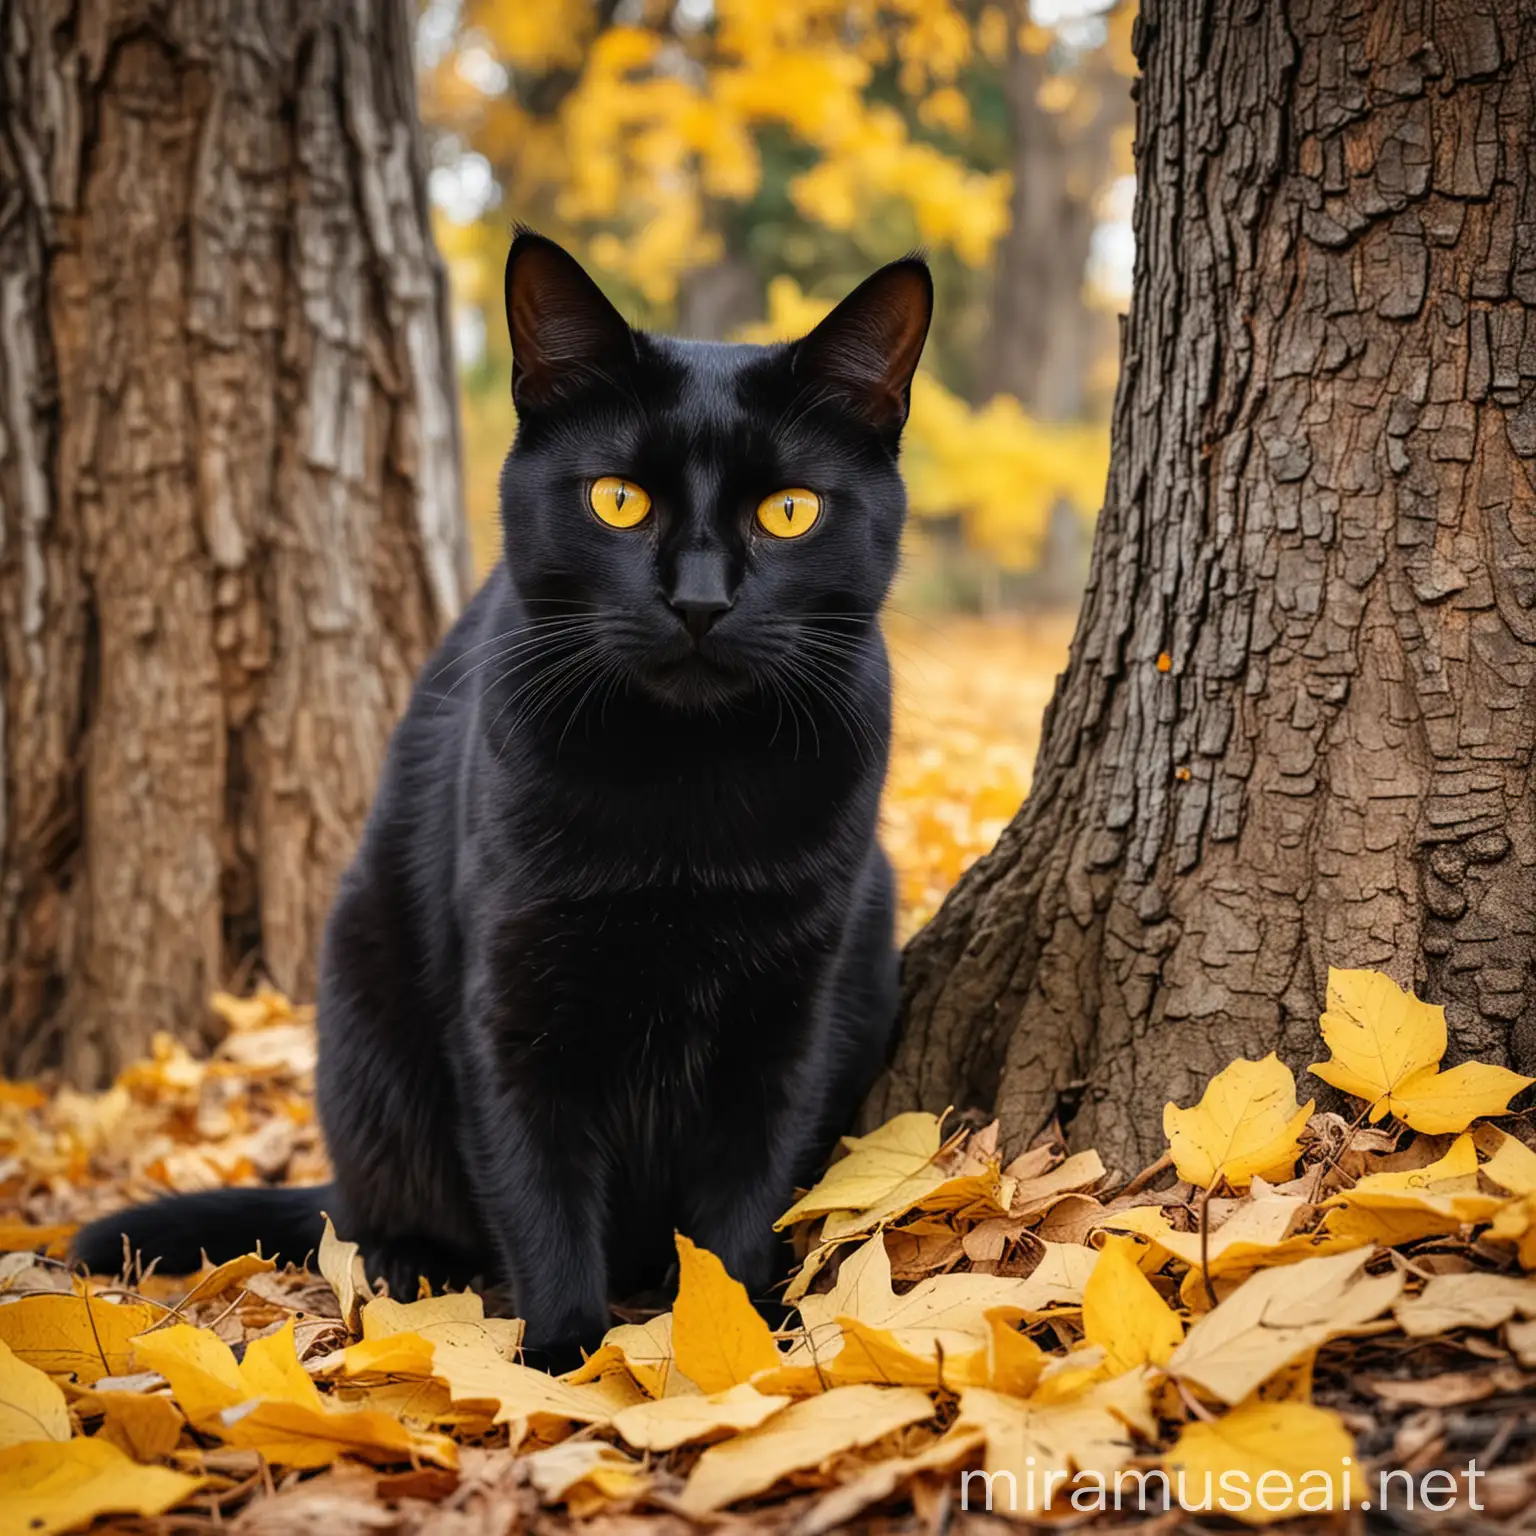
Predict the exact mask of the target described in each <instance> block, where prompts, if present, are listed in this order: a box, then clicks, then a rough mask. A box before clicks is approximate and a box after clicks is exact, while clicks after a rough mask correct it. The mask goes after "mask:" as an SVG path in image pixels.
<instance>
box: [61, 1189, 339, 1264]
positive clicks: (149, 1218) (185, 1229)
mask: <svg viewBox="0 0 1536 1536" xmlns="http://www.w3.org/2000/svg"><path fill="white" fill-rule="evenodd" d="M334 1203H335V1186H334V1185H332V1184H314V1185H310V1186H309V1187H308V1188H304V1189H286V1188H261V1187H258V1188H255V1189H215V1190H210V1191H208V1192H207V1193H204V1194H196V1195H170V1196H167V1198H166V1199H164V1200H154V1201H151V1202H150V1203H149V1204H148V1205H131V1206H129V1207H128V1209H127V1210H125V1211H115V1212H114V1213H113V1214H112V1215H110V1216H103V1217H101V1218H100V1219H99V1220H97V1221H93V1222H91V1223H90V1224H89V1225H88V1226H85V1227H82V1228H81V1229H80V1231H79V1232H77V1233H76V1234H75V1241H74V1244H73V1245H72V1249H71V1257H72V1258H74V1259H75V1260H77V1261H78V1262H80V1263H82V1264H84V1265H85V1266H86V1268H87V1269H90V1270H92V1271H94V1272H97V1273H100V1274H116V1273H118V1271H119V1270H121V1268H122V1266H123V1255H124V1242H125V1240H126V1243H127V1251H128V1252H130V1253H136V1254H137V1255H138V1256H139V1258H140V1259H141V1260H142V1261H143V1262H144V1263H145V1264H148V1263H150V1262H151V1261H152V1260H154V1259H159V1261H160V1269H161V1271H162V1272H163V1273H164V1274H168V1275H188V1274H191V1273H192V1271H193V1270H195V1269H199V1268H200V1267H201V1266H202V1262H203V1256H204V1254H206V1255H207V1256H208V1257H209V1258H210V1259H212V1260H213V1262H214V1263H215V1264H222V1263H223V1262H224V1260H226V1259H235V1258H239V1257H240V1255H241V1254H243V1253H253V1252H254V1251H255V1249H256V1246H257V1244H258V1243H259V1244H260V1245H261V1251H262V1252H263V1253H264V1254H265V1255H266V1256H267V1257H268V1258H282V1259H285V1260H291V1261H292V1262H293V1263H295V1264H301V1263H303V1261H304V1256H305V1254H307V1253H312V1252H313V1251H314V1250H315V1249H316V1248H318V1247H319V1246H320V1234H321V1233H322V1231H323V1230H324V1228H325V1222H324V1219H323V1218H322V1217H321V1214H320V1213H321V1211H322V1210H324V1209H327V1208H328V1207H331V1208H333V1207H334Z"/></svg>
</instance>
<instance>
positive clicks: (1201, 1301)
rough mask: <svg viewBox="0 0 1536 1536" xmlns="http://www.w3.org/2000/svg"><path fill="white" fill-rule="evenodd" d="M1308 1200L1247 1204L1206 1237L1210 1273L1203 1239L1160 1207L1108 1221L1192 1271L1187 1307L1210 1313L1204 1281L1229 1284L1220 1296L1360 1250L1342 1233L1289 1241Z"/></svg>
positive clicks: (1271, 1197) (1277, 1198)
mask: <svg viewBox="0 0 1536 1536" xmlns="http://www.w3.org/2000/svg"><path fill="white" fill-rule="evenodd" d="M1307 1209H1308V1206H1307V1202H1306V1201H1305V1200H1302V1199H1299V1198H1297V1197H1295V1196H1291V1195H1276V1194H1267V1195H1263V1196H1255V1197H1251V1198H1249V1199H1247V1200H1244V1201H1243V1202H1242V1203H1241V1204H1240V1205H1239V1206H1238V1207H1237V1209H1236V1210H1235V1211H1233V1212H1232V1214H1231V1215H1230V1216H1228V1217H1227V1219H1226V1220H1225V1221H1224V1222H1222V1224H1221V1225H1220V1226H1219V1227H1217V1228H1216V1229H1215V1230H1214V1231H1212V1232H1208V1233H1207V1234H1206V1244H1205V1248H1206V1251H1205V1268H1204V1270H1202V1269H1201V1264H1200V1260H1201V1254H1200V1234H1199V1233H1198V1232H1175V1231H1174V1229H1173V1228H1172V1227H1171V1226H1170V1225H1169V1224H1168V1218H1167V1217H1166V1216H1165V1215H1164V1213H1163V1210H1162V1208H1161V1207H1160V1206H1137V1207H1135V1208H1134V1209H1132V1210H1128V1211H1119V1212H1117V1213H1116V1214H1115V1215H1113V1216H1108V1217H1106V1218H1105V1219H1104V1222H1103V1225H1104V1227H1105V1228H1107V1229H1110V1230H1113V1231H1118V1232H1135V1233H1136V1234H1138V1235H1139V1236H1141V1237H1145V1238H1147V1239H1148V1240H1149V1242H1150V1243H1151V1244H1152V1248H1153V1250H1154V1253H1155V1254H1156V1255H1157V1263H1158V1266H1159V1267H1161V1265H1162V1263H1164V1262H1166V1260H1167V1259H1170V1258H1171V1259H1176V1260H1177V1261H1178V1262H1179V1263H1180V1264H1183V1265H1185V1266H1187V1272H1186V1274H1185V1276H1184V1280H1183V1284H1182V1285H1181V1287H1180V1291H1179V1297H1180V1300H1181V1301H1182V1302H1183V1303H1184V1305H1185V1306H1186V1307H1189V1308H1191V1309H1193V1310H1201V1311H1203V1310H1205V1308H1206V1307H1207V1306H1208V1305H1209V1303H1208V1301H1207V1298H1206V1295H1205V1276H1206V1275H1209V1276H1210V1278H1211V1280H1212V1281H1213V1282H1215V1281H1224V1282H1228V1283H1227V1284H1225V1285H1222V1286H1219V1287H1218V1291H1225V1290H1230V1289H1231V1282H1233V1281H1236V1280H1239V1279H1241V1278H1242V1277H1243V1276H1245V1275H1250V1274H1252V1273H1253V1271H1254V1270H1256V1269H1268V1268H1270V1267H1271V1266H1272V1265H1276V1264H1294V1263H1295V1262H1296V1261H1297V1260H1298V1259H1305V1258H1312V1257H1315V1256H1316V1255H1318V1254H1321V1253H1335V1252H1338V1251H1340V1250H1342V1249H1344V1248H1353V1247H1358V1246H1360V1244H1362V1243H1364V1242H1365V1241H1366V1239H1365V1238H1364V1237H1358V1238H1357V1237H1351V1236H1346V1235H1343V1234H1340V1233H1304V1234H1301V1235H1299V1236H1296V1237H1292V1236H1290V1235H1289V1234H1290V1231H1291V1228H1292V1227H1293V1226H1294V1225H1295V1224H1296V1222H1297V1221H1298V1220H1300V1218H1301V1217H1302V1215H1303V1214H1304V1213H1305V1212H1306V1211H1307Z"/></svg>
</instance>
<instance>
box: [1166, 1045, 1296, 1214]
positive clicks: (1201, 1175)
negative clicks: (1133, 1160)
mask: <svg viewBox="0 0 1536 1536" xmlns="http://www.w3.org/2000/svg"><path fill="white" fill-rule="evenodd" d="M1311 1113H1312V1100H1310V1099H1309V1100H1308V1101H1307V1102H1306V1103H1305V1104H1303V1105H1298V1104H1297V1102H1296V1079H1295V1078H1294V1077H1293V1076H1292V1075H1291V1069H1290V1068H1289V1067H1287V1066H1286V1065H1285V1063H1284V1062H1282V1061H1281V1060H1280V1058H1279V1057H1278V1056H1276V1055H1275V1053H1274V1052H1273V1051H1271V1052H1270V1053H1269V1055H1268V1056H1266V1057H1264V1059H1263V1060H1262V1061H1242V1060H1239V1061H1234V1062H1233V1063H1232V1065H1231V1066H1229V1067H1226V1068H1224V1069H1223V1070H1222V1071H1220V1072H1218V1073H1217V1074H1216V1076H1215V1077H1213V1078H1212V1079H1211V1080H1210V1082H1209V1083H1207V1084H1206V1087H1205V1092H1204V1094H1202V1095H1201V1098H1200V1102H1199V1103H1198V1104H1196V1105H1194V1106H1193V1107H1191V1108H1189V1109H1181V1108H1179V1106H1178V1105H1177V1104H1167V1105H1165V1106H1164V1108H1163V1132H1164V1134H1165V1135H1166V1136H1167V1137H1168V1143H1169V1148H1170V1150H1171V1151H1172V1153H1173V1162H1174V1166H1175V1167H1176V1168H1177V1169H1178V1172H1179V1177H1180V1178H1181V1179H1186V1180H1188V1181H1189V1182H1190V1183H1191V1184H1198V1185H1199V1186H1200V1187H1201V1188H1202V1189H1210V1188H1211V1187H1212V1186H1213V1185H1214V1184H1215V1183H1216V1181H1217V1179H1219V1178H1224V1179H1225V1180H1226V1181H1227V1183H1228V1184H1230V1185H1232V1186H1233V1188H1235V1189H1244V1188H1246V1187H1247V1185H1248V1184H1249V1182H1250V1181H1251V1180H1252V1179H1253V1177H1254V1175H1255V1174H1258V1175H1259V1176H1260V1177H1262V1178H1265V1179H1270V1180H1275V1179H1282V1178H1289V1177H1290V1176H1291V1174H1292V1173H1293V1172H1294V1171H1295V1167H1296V1159H1297V1157H1298V1155H1299V1154H1300V1150H1301V1147H1300V1137H1301V1132H1302V1129H1303V1127H1304V1126H1305V1125H1306V1123H1307V1117H1308V1116H1309V1115H1311Z"/></svg>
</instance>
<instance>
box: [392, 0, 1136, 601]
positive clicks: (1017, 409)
mask: <svg viewBox="0 0 1536 1536" xmlns="http://www.w3.org/2000/svg"><path fill="white" fill-rule="evenodd" d="M1052 19H1054V21H1055V23H1056V24H1055V25H1043V24H1042V21H1043V20H1052ZM1131 20H1132V9H1131V7H1129V6H1126V5H1121V6H1118V7H1115V8H1113V9H1111V10H1109V11H1107V12H1105V11H1104V10H1103V9H1102V4H1099V5H1094V4H1092V3H1091V0H1090V3H1089V4H1086V5H1085V4H1078V5H1076V6H1072V7H1067V6H1062V5H1061V3H1060V0H1058V9H1057V10H1056V11H1053V12H1052V13H1051V15H1050V16H1046V15H1045V11H1044V7H1043V6H1037V8H1036V14H1035V15H1034V16H1032V15H1031V13H1030V10H1029V7H1028V6H1027V4H1026V3H1025V0H1003V3H1001V4H976V3H968V0H774V3H772V4H768V3H764V0H625V3H622V4H621V3H617V0H545V3H543V4H540V5H538V6H529V5H517V6H509V5H506V4H500V3H497V0H459V3H451V0H431V3H429V4H428V5H427V6H426V8H425V10H424V12H423V18H422V24H421V36H420V53H421V57H422V65H423V72H422V110H423V115H424V118H425V119H426V121H427V123H428V124H429V126H431V127H432V128H434V129H435V131H436V134H437V139H436V149H435V157H436V165H437V171H436V173H435V177H434V191H435V194H436V201H437V204H438V211H439V223H438V238H439V241H440V243H441V245H442V247H443V250H444V252H445V254H446V255H447V256H448V258H449V262H450V266H451V270H452V272H453V276H454V287H455V295H456V299H457V301H458V304H459V306H460V322H461V324H460V332H461V352H462V353H464V354H465V356H464V362H465V401H464V404H465V428H466V433H465V435H466V445H467V476H466V478H467V484H468V495H469V500H470V506H471V515H472V519H473V522H474V525H475V534H476V542H477V550H478V552H479V554H480V556H481V558H482V560H484V559H486V558H488V557H489V553H490V551H491V550H492V549H493V548H494V542H495V538H496V536H497V534H496V526H495V522H496V518H495V513H496V506H495V486H496V469H497V466H498V463H499V459H500V456H501V455H502V454H503V453H504V452H505V448H506V444H507V441H508V439H509V435H510V429H511V417H510V407H509V404H508V401H507V395H506V387H505V380H506V377H507V371H508V358H507V351H506V340H505V333H504V328H503V322H502V318H501V263H502V259H503V256H504V253H505V248H506V241H507V230H508V226H509V224H510V222H511V221H512V220H513V219H520V220H522V221H524V222H527V223H530V224H533V225H534V226H536V227H537V228H539V229H541V230H543V231H545V232H546V233H549V234H551V235H554V236H555V237H556V238H558V239H561V240H562V241H564V242H566V243H567V244H569V245H570V246H571V248H572V249H574V250H576V251H577V252H578V253H579V254H580V255H581V256H582V258H583V259H584V260H585V261H586V262H587V263H588V264H589V265H590V267H591V268H592V270H593V272H594V274H595V275H596V276H597V277H598V278H599V280H600V281H602V283H603V284H604V286H605V287H606V288H607V289H608V291H609V293H610V294H611V296H612V297H613V298H614V299H615V300H616V301H617V302H618V303H619V304H620V305H621V306H622V307H623V308H624V309H625V310H626V311H627V312H628V313H629V314H630V315H631V316H633V317H635V318H637V319H638V320H639V322H640V323H642V324H646V325H651V326H655V327H659V328H667V329H675V330H678V331H681V332H683V333H685V334H689V335H696V336H709V337H729V336H734V337H744V338H750V339H754V340H766V339H772V338H776V337H780V336H787V335H792V334H796V333H798V332H799V331H801V330H803V329H804V328H805V327H807V326H808V325H809V324H811V323H812V322H813V321H814V320H815V319H816V318H817V317H818V316H819V315H820V314H822V313H823V312H824V311H825V310H826V308H827V307H828V306H829V305H830V304H831V303H832V302H833V301H834V300H835V299H836V298H837V297H838V296H840V295H841V294H842V293H843V292H845V291H847V289H849V288H850V287H852V286H853V284H854V283H855V282H856V281H857V280H858V279H859V278H860V277H862V276H863V275H864V274H865V273H866V272H867V271H868V270H869V269H870V267H872V266H874V265H876V264H878V263H879V262H882V261H886V260H889V259H891V258H892V257H895V256H898V255H901V254H902V253H903V252H905V251H907V250H910V249H911V248H913V247H914V246H917V245H923V246H925V247H926V248H927V250H928V252H929V254H930V257H931V259H932V261H933V264H934V275H935V280H936V283H937V287H938V293H939V305H940V310H939V313H940V317H941V318H940V323H939V324H938V325H937V326H936V327H935V330H934V334H933V336H932V337H931V338H930V342H929V347H928V353H927V357H926V366H925V370H924V372H923V374H922V375H921V376H920V379H919V383H918V386H917V389H916V392H915V395H914V402H913V413H912V420H911V425H910V427H909V429H908V435H907V469H908V475H909V480H910V484H911V491H912V505H913V509H914V511H915V512H916V513H917V514H918V515H919V518H920V519H921V522H920V523H919V528H921V529H924V530H926V531H927V532H928V533H929V535H930V538H929V539H928V540H926V541H925V542H927V543H928V544H929V546H930V547H932V546H934V545H937V546H938V547H939V548H941V549H944V550H947V551H948V552H949V556H950V558H948V559H947V560H942V561H937V562H935V561H928V562H923V561H919V562H918V564H919V566H920V568H923V569H927V570H929V571H930V572H934V573H941V574H944V575H945V576H946V579H947V582H948V590H947V591H946V592H943V593H940V594H939V595H941V596H948V597H949V598H951V599H953V598H955V597H959V598H961V599H962V600H963V599H965V598H966V597H970V598H971V599H973V600H974V599H975V598H977V597H980V596H982V595H984V594H983V593H981V592H979V591H977V590H976V587H977V582H976V579H975V573H977V572H981V573H984V584H985V585H986V586H988V587H990V588H991V589H992V590H993V591H994V592H995V591H996V590H997V589H998V588H999V586H1000V584H1001V582H1002V580H1003V578H999V577H998V576H997V575H996V574H995V573H997V572H999V571H1015V572H1016V571H1024V570H1027V569H1029V568H1030V567H1032V566H1034V565H1035V564H1036V563H1037V562H1038V561H1039V559H1040V557H1041V554H1042V551H1043V550H1046V549H1054V550H1055V552H1056V555H1057V559H1056V564H1057V565H1058V566H1059V565H1062V564H1063V563H1065V564H1066V565H1067V566H1070V567H1072V568H1073V569H1072V570H1071V571H1070V572H1069V573H1067V574H1065V575H1063V573H1061V572H1058V573H1057V574H1056V576H1055V578H1054V580H1055V584H1056V585H1057V586H1062V585H1064V586H1065V590H1064V591H1062V592H1058V593H1056V594H1055V595H1057V596H1064V595H1075V593H1074V592H1073V589H1072V583H1073V580H1074V579H1075V578H1076V577H1079V576H1080V574H1081V571H1082V570H1083V569H1085V568H1086V538H1085V536H1084V534H1083V531H1082V530H1083V528H1084V526H1085V524H1086V521H1087V519H1089V518H1091V516H1092V515H1093V513H1094V511H1095V510H1096V508H1097V506H1098V503H1099V500H1100V497H1101V495H1102V491H1103V485H1104V476H1105V471H1106V467H1107V459H1108V429H1107V424H1106V423H1107V417H1108V405H1109V394H1110V390H1111V388H1112V385H1113V380H1114V375H1115V366H1116V358H1115V350H1116V345H1115V335H1114V325H1113V322H1112V319H1111V316H1110V314H1109V312H1108V308H1107V306H1106V305H1105V304H1104V303H1102V302H1101V303H1099V304H1098V305H1095V304H1093V303H1092V302H1091V301H1090V296H1089V294H1088V292H1087V288H1088V286H1089V284H1088V275H1089V268H1090V255H1091V250H1092V243H1093V239H1094V233H1095V230H1096V228H1098V227H1100V225H1101V224H1102V222H1103V219H1104V205H1105V200H1106V196H1107V195H1108V194H1109V193H1110V191H1111V189H1112V188H1114V187H1115V186H1116V183H1117V181H1120V180H1121V179H1123V178H1124V176H1125V175H1126V173H1127V172H1128V171H1129V168H1130V119H1131V100H1130V74H1131V70H1132V59H1131V55H1130V48H1129V34H1130V25H1131ZM1068 509H1070V510H1068ZM1063 519H1065V523H1066V525H1068V526H1067V537H1066V539H1065V541H1063V540H1061V539H1060V538H1055V539H1053V538H1052V530H1053V527H1054V528H1055V529H1056V530H1057V532H1058V533H1059V532H1060V530H1061V528H1062V526H1063ZM967 571H969V572H970V573H971V576H970V578H969V579H970V585H971V587H972V590H971V591H970V592H969V593H967V592H965V591H956V590H955V585H956V581H955V578H956V576H957V573H958V574H959V576H960V578H961V580H960V585H961V586H962V587H963V586H964V585H965V582H966V577H965V572H967Z"/></svg>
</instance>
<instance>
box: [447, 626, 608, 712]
mask: <svg viewBox="0 0 1536 1536" xmlns="http://www.w3.org/2000/svg"><path fill="white" fill-rule="evenodd" d="M602 623H603V621H602V620H601V619H582V620H575V621H572V622H570V623H569V624H567V625H566V626H565V627H563V628H559V629H553V630H548V631H545V632H544V633H542V634H539V635H535V636H532V637H531V638H528V639H524V640H522V641H520V642H519V643H518V644H516V645H511V646H508V647H507V648H506V649H505V650H500V651H496V652H494V653H493V654H492V655H490V656H487V657H484V658H483V659H482V660H480V661H477V662H476V663H475V664H474V666H472V667H469V668H467V669H466V670H465V671H464V672H463V673H462V674H461V675H460V676H459V677H457V678H455V679H454V681H453V682H452V683H451V684H450V685H449V686H448V688H447V689H446V690H445V691H444V692H443V693H441V694H439V695H438V697H437V708H438V709H441V708H442V707H443V705H444V704H446V703H447V702H448V700H449V699H450V698H452V697H453V693H454V690H455V689H456V688H458V686H459V685H460V684H461V683H463V682H465V681H467V680H468V679H469V678H471V677H473V676H474V675H475V673H477V672H479V671H481V670H483V669H484V668H486V667H489V666H494V665H495V663H497V662H498V661H505V660H506V659H507V658H508V657H510V656H517V655H521V654H523V653H524V652H527V651H533V650H538V649H539V648H540V647H545V648H548V647H553V646H556V645H558V644H559V642H560V641H562V640H564V639H565V638H566V637H567V636H568V635H571V634H577V633H581V634H585V633H589V632H590V631H591V630H593V629H596V628H600V627H601V625H602ZM510 670H516V669H515V668H512V669H510ZM507 675H508V674H507V673H503V674H502V675H501V676H502V677H505V676H507ZM496 681H497V682H500V681H501V677H498V678H497V679H496Z"/></svg>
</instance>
